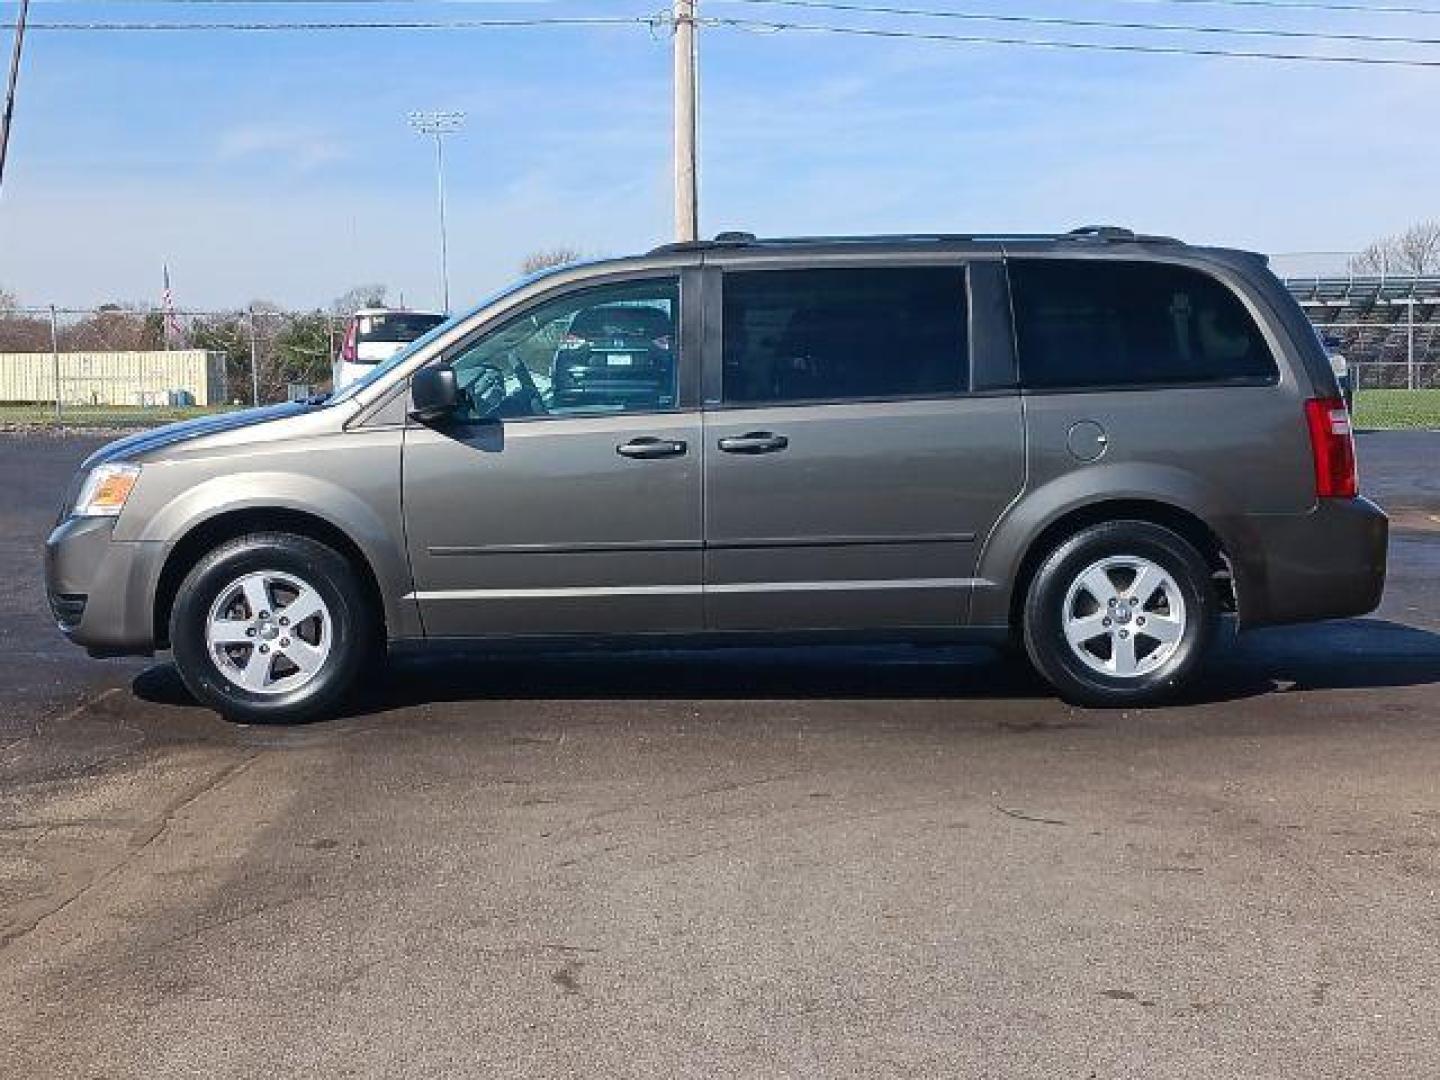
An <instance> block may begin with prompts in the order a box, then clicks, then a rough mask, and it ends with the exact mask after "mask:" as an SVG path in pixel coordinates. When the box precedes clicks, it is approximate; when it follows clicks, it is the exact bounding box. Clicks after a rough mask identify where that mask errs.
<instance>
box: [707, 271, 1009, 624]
mask: <svg viewBox="0 0 1440 1080" xmlns="http://www.w3.org/2000/svg"><path fill="white" fill-rule="evenodd" d="M984 279H985V280H986V282H988V283H989V285H990V287H992V288H998V287H999V285H998V282H999V278H998V277H997V276H996V275H993V274H990V275H984ZM723 283H724V284H723V299H722V308H723V312H722V317H721V324H722V334H721V337H722V340H721V342H720V347H719V350H718V351H719V355H720V358H721V361H722V362H721V365H720V373H719V378H718V379H717V378H715V377H714V376H713V375H712V376H711V378H710V379H709V380H708V383H707V389H708V391H709V392H708V393H707V395H706V396H707V405H708V406H709V411H707V412H706V414H705V506H706V556H705V584H706V612H707V623H708V625H710V626H711V627H713V628H716V629H794V630H802V629H875V628H882V627H891V628H899V627H956V626H959V625H962V624H963V623H964V622H965V621H966V619H967V617H968V604H969V600H970V594H971V589H972V586H973V584H974V582H973V580H972V575H973V574H974V572H975V566H976V563H977V554H978V551H979V547H980V544H981V543H982V542H983V540H984V538H985V536H986V534H987V533H988V532H989V530H990V528H991V526H992V525H993V524H994V522H995V521H996V520H997V519H998V518H999V516H1000V514H1001V513H1002V512H1003V510H1004V508H1005V506H1006V505H1007V504H1008V503H1009V502H1010V501H1011V500H1012V499H1013V498H1014V497H1015V495H1016V493H1017V492H1018V491H1019V490H1020V487H1021V484H1022V481H1023V468H1024V438H1023V422H1022V414H1021V407H1020V402H1019V398H1018V397H1017V396H1016V395H1015V394H1014V393H1013V391H1012V392H1009V393H1003V392H1002V393H993V394H974V393H972V392H971V391H972V383H971V362H970V353H971V343H972V341H981V342H983V343H987V347H988V343H989V342H992V341H998V342H999V344H998V346H997V347H1000V348H1004V349H1008V343H1006V342H1005V341H1004V340H1003V337H1002V336H1001V335H997V334H995V333H993V327H985V328H984V330H985V332H984V333H983V334H981V333H972V321H971V317H970V310H971V308H972V306H979V307H983V312H982V313H983V314H986V317H988V313H989V312H990V311H991V310H992V309H993V308H994V307H995V305H993V304H988V303H987V304H985V305H971V304H970V303H969V302H968V298H967V291H968V286H969V285H970V284H973V283H971V282H968V281H967V272H966V268H965V267H963V266H959V265H952V266H923V267H864V268H861V267H855V268H848V269H804V270H787V269H755V270H744V269H738V270H737V269H727V270H726V271H725V273H724V274H723ZM714 362H715V358H713V357H712V359H711V363H712V367H713V364H714ZM717 384H718V385H717Z"/></svg>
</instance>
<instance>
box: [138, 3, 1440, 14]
mask: <svg viewBox="0 0 1440 1080" xmlns="http://www.w3.org/2000/svg"><path fill="white" fill-rule="evenodd" d="M135 2H136V3H144V4H146V5H162V4H170V5H178V6H189V7H194V6H201V7H227V6H239V5H246V6H252V7H258V6H271V7H277V6H278V7H294V6H310V7H316V6H320V5H321V4H324V3H331V2H333V0H135ZM345 2H346V3H349V4H355V5H360V4H365V5H376V4H388V5H400V4H436V5H449V4H464V5H467V6H468V5H473V4H485V3H491V2H493V3H506V2H509V0H345ZM534 2H535V3H551V2H554V0H534ZM722 2H724V0H722ZM729 2H744V0H729ZM1095 2H1099V0H1095ZM1109 2H1114V3H1127V4H1148V5H1150V6H1152V7H1153V6H1171V7H1191V8H1195V7H1210V8H1248V9H1251V10H1257V11H1276V12H1285V11H1291V12H1296V11H1300V12H1319V11H1329V12H1348V13H1353V14H1362V15H1420V16H1427V17H1432V18H1433V17H1440V7H1425V6H1421V5H1418V4H1365V3H1346V2H1344V0H1109Z"/></svg>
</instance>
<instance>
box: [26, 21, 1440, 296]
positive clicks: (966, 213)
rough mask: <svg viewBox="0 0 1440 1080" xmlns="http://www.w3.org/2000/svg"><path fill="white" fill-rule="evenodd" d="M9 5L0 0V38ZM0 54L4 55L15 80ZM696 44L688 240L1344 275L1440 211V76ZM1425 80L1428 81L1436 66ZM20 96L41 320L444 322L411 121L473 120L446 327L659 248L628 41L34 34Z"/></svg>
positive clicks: (566, 35) (457, 197)
mask: <svg viewBox="0 0 1440 1080" xmlns="http://www.w3.org/2000/svg"><path fill="white" fill-rule="evenodd" d="M660 6H662V5H661V0H552V2H548V3H547V2H535V3H523V2H495V0H489V2H486V0H472V2H468V3H457V2H453V0H452V2H435V3H426V2H415V3H394V4H373V3H363V4H344V3H329V4H307V5H296V4H285V5H278V4H268V5H260V4H239V3H237V4H228V5H225V6H224V7H223V9H221V7H220V5H216V4H208V5H197V4H183V5H177V4H173V3H172V4H157V3H130V2H124V0H104V2H93V0H92V2H88V3H87V2H80V0H35V2H34V4H33V7H32V16H31V17H32V19H33V20H35V21H36V22H52V21H59V20H64V19H75V20H84V19H132V18H133V19H146V18H155V19H186V20H193V19H226V18H229V19H237V18H248V17H254V18H266V19H286V18H302V17H304V18H315V19H324V18H327V17H351V18H371V19H377V18H378V19H383V18H385V17H387V16H388V17H404V18H425V17H435V18H442V19H444V18H452V19H459V18H475V17H486V16H495V17H518V16H524V15H532V14H533V15H567V14H582V15H599V14H617V15H636V14H641V13H645V12H648V11H653V10H654V9H656V8H658V7H660ZM701 6H702V13H704V14H709V15H737V16H742V17H744V16H750V17H766V16H767V15H773V16H774V17H778V18H782V19H783V18H789V19H793V20H796V21H810V22H834V23H848V24H851V25H855V24H860V23H868V24H871V25H888V26H907V27H914V28H921V29H931V30H935V29H938V30H941V31H947V30H949V31H958V32H979V33H987V32H989V33H995V32H1000V33H1010V34H1020V33H1024V34H1028V35H1029V36H1035V37H1041V36H1052V37H1054V36H1064V37H1068V38H1072V39H1076V40H1137V38H1135V37H1134V36H1133V35H1132V36H1129V37H1126V36H1125V35H1119V34H1116V33H1114V32H1108V33H1105V32H1081V31H1064V32H1061V31H1044V30H1039V29H1036V30H1026V29H1025V28H1018V27H1009V28H1003V27H986V26H983V25H974V24H959V25H951V24H938V25H937V21H935V20H921V19H909V20H888V21H887V20H882V19H880V18H879V17H871V18H867V19H860V18H856V17H853V16H845V15H842V14H838V13H827V12H819V11H815V12H807V11H798V12H797V11H793V10H792V11H788V12H787V11H785V10H784V9H774V10H773V11H770V10H768V9H766V10H761V9H758V8H757V7H756V6H755V5H751V4H739V3H734V2H729V3H727V2H725V0H701ZM908 6H925V7H931V8H942V9H943V8H950V9H965V10H972V11H987V10H988V11H997V12H1002V11H1003V12H1015V11H1024V12H1029V13H1037V14H1070V15H1084V16H1086V17H1097V18H1112V17H1123V18H1128V19H1132V20H1133V19H1148V20H1151V21H1158V20H1165V21H1171V22H1182V21H1190V22H1196V23H1202V22H1211V23H1220V22H1228V23H1232V24H1246V25H1252V26H1264V25H1269V26H1290V27H1296V28H1305V29H1329V30H1336V29H1339V30H1361V31H1368V32H1385V33H1394V34H1402V35H1404V34H1410V35H1416V34H1423V35H1425V36H1430V37H1437V38H1440V18H1430V19H1426V18H1423V17H1398V16H1388V17H1385V16H1379V15H1376V16H1374V17H1369V18H1367V17H1364V16H1346V15H1340V14H1334V15H1326V16H1324V17H1323V18H1321V17H1320V16H1317V15H1316V14H1314V13H1310V14H1304V15H1300V14H1290V15H1288V16H1284V17H1280V16H1274V15H1271V16H1268V17H1267V16H1265V15H1264V14H1263V13H1260V12H1255V11H1253V10H1246V9H1231V10H1225V9H1223V8H1214V9H1211V8H1195V7H1188V8H1187V7H1182V6H1179V5H1164V4H1154V3H1150V4H1147V3H1136V2H1134V0H1131V2H1113V3H1106V2H1088V0H1024V2H1023V3H1022V2H1021V0H1011V2H1010V3H1005V2H1003V0H911V3H910V4H909V5H908ZM14 10H15V4H14V3H13V2H0V18H4V19H13V16H14ZM1149 37H1150V38H1153V35H1151V36H1149ZM1169 40H1172V41H1180V40H1184V39H1177V38H1171V39H1169ZM1190 40H1192V41H1193V40H1194V39H1190ZM1211 43H1212V44H1214V43H1215V42H1211ZM1220 44H1224V42H1220ZM1230 44H1234V45H1237V46H1239V47H1244V46H1245V44H1246V43H1244V42H1231V43H1230ZM1249 44H1250V45H1251V46H1252V47H1253V46H1255V45H1257V44H1260V43H1258V42H1251V43H1249ZM8 46H9V39H8V35H6V34H3V33H0V47H3V48H4V49H5V50H6V52H7V54H8ZM1315 48H1316V49H1317V51H1318V49H1319V48H1320V47H1315ZM1329 48H1331V49H1332V50H1333V49H1335V48H1336V46H1329ZM701 49H702V57H701V74H702V91H703V101H702V112H701V117H702V119H701V150H702V162H701V168H702V203H701V218H702V220H701V227H702V231H703V232H704V233H707V234H708V233H713V232H715V231H717V230H720V229H729V228H746V229H751V230H754V231H757V232H762V233H774V234H783V233H812V232H868V231H887V232H888V231H900V230H912V229H913V230H947V231H963V230H986V231H989V230H1011V229H1015V230H1028V231H1034V230H1043V229H1063V228H1068V227H1071V226H1073V225H1077V224H1083V223H1091V222H1119V223H1125V224H1130V225H1134V226H1135V227H1137V228H1143V229H1146V230H1153V231H1161V232H1168V233H1174V234H1177V235H1180V236H1183V237H1185V238H1187V239H1191V240H1203V241H1207V242H1217V243H1228V244H1237V245H1242V246H1248V247H1254V248H1258V249H1261V250H1267V251H1272V252H1290V251H1313V250H1326V251H1337V250H1341V251H1343V250H1351V249H1354V248H1357V247H1359V246H1361V245H1363V244H1364V243H1365V242H1367V241H1368V240H1370V239H1372V238H1373V237H1375V236H1376V235H1379V234H1382V233H1385V232H1389V231H1394V230H1396V229H1398V228H1401V227H1403V226H1404V225H1406V224H1408V223H1410V222H1411V221H1414V220H1416V219H1419V218H1423V217H1435V216H1440V183H1437V181H1440V146H1437V143H1436V140H1435V139H1434V138H1433V130H1434V111H1435V106H1434V103H1435V102H1436V101H1437V100H1440V69H1430V70H1422V69H1401V68H1397V69H1382V68H1364V67H1346V66H1338V65H1337V66H1328V65H1299V64H1269V63H1260V62H1254V61H1238V60H1215V59H1199V58H1167V57H1143V56H1127V55H1109V54H1102V53H1058V52H1052V51H1045V50H1038V49H1022V48H1001V47H995V46H956V45H946V44H928V43H921V42H907V41H877V40H867V39H853V38H839V37H820V36H807V35H801V34H796V33H777V34H758V33H745V32H740V31H736V30H725V29H710V30H706V31H704V32H703V33H702V38H701ZM1372 51H1380V50H1379V49H1375V48H1372ZM1389 51H1391V52H1392V53H1394V52H1398V51H1401V50H1398V49H1391V50H1389ZM1412 53H1413V50H1412ZM1431 53H1432V54H1433V55H1434V56H1436V57H1437V58H1440V47H1437V48H1435V49H1432V50H1431ZM20 90H21V94H20V101H19V107H18V114H17V120H16V130H15V134H14V137H13V141H12V146H11V163H10V167H9V171H8V173H7V176H6V179H5V189H4V191H3V194H0V288H7V289H10V290H13V291H16V292H18V293H19V294H20V296H21V299H22V301H24V302H27V303H37V304H38V303H51V302H55V303H59V304H65V305H70V304H76V305H79V304H91V303H96V302H100V301H104V300H109V299H131V300H142V301H143V300H151V299H154V298H155V296H156V295H157V294H158V291H159V280H160V272H161V265H162V263H164V262H166V261H168V262H169V264H170V266H171V270H172V274H173V277H174V284H175V288H176V292H177V296H178V299H179V301H180V303H181V304H182V305H183V306H186V307H214V306H236V305H240V304H244V303H246V302H248V301H249V300H251V299H257V298H263V299H269V300H273V301H277V302H279V303H282V304H287V305H306V306H309V305H317V304H325V303H328V302H329V300H330V299H331V298H333V297H334V296H336V295H337V294H339V293H341V292H343V291H344V290H345V289H346V288H348V287H349V286H351V285H354V284H357V283H359V282H369V281H383V282H386V283H388V284H389V285H390V286H391V287H392V289H393V290H395V292H396V293H399V292H403V294H404V297H405V299H406V300H407V301H408V302H410V303H412V304H414V305H417V306H423V305H428V304H432V303H434V302H435V300H436V293H437V282H436V278H437V274H436V270H435V246H436V245H435V224H434V201H433V200H434V192H433V182H434V181H433V158H432V156H431V153H430V151H429V150H428V148H427V146H426V145H425V144H424V143H423V142H422V141H421V140H420V139H419V138H418V137H416V136H415V135H414V134H412V133H411V132H410V131H409V130H408V129H407V127H406V124H405V115H406V113H407V112H408V111H409V110H411V109H417V108H446V109H463V110H465V111H466V112H467V113H468V115H469V122H468V126H467V128H466V130H465V132H464V134H463V135H461V136H460V137H458V138H456V139H455V140H453V141H452V142H451V143H450V144H449V146H450V170H449V173H450V196H451V246H452V279H453V283H454V284H453V292H454V294H455V298H456V303H457V305H458V304H460V303H462V302H464V301H466V300H468V299H470V298H473V297H478V296H480V295H482V294H483V293H486V292H488V291H490V290H491V289H493V288H494V287H496V286H498V285H500V284H502V283H503V282H504V281H506V280H507V279H508V278H510V277H513V276H514V274H515V272H516V268H517V266H518V263H519V261H520V259H521V258H522V257H523V256H524V255H525V254H526V253H527V252H529V251H532V250H534V249H537V248H543V247H549V246H554V245H560V244H564V245H571V246H575V247H578V248H580V249H582V250H583V251H585V252H587V253H591V254H616V253H624V252H629V251H634V250H637V249H643V248H646V247H649V246H651V245H653V244H655V243H658V242H661V241H663V240H665V239H667V238H668V235H667V234H668V231H669V229H670V222H671V209H670V179H669V166H670V156H669V155H670V130H669V108H670V52H669V40H668V37H666V36H664V35H663V34H661V35H657V36H652V35H651V33H650V32H649V31H648V30H647V29H646V28H644V27H641V26H630V27H623V28H585V29H536V30H488V31H467V32H376V31H346V32H342V33H326V34H319V33H310V34H304V33H286V34H263V35H243V34H216V33H211V34H164V35H160V34H93V35H90V34H78V33H63V34H62V33H55V32H50V33H47V32H43V31H37V32H36V33H34V34H33V35H32V36H31V38H30V39H29V40H28V41H27V55H26V64H25V69H24V73H23V77H22V82H21V88H20ZM1321 261H1324V260H1321ZM1331 261H1332V262H1333V261H1335V260H1333V259H1332V260H1331ZM1306 268H1308V267H1306Z"/></svg>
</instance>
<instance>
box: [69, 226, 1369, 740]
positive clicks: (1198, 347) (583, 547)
mask: <svg viewBox="0 0 1440 1080" xmlns="http://www.w3.org/2000/svg"><path fill="white" fill-rule="evenodd" d="M384 314H386V315H387V316H388V315H389V313H384ZM363 317H364V316H362V318H363ZM1387 529H1388V524H1387V521H1386V518H1385V515H1384V514H1383V513H1382V512H1381V511H1380V510H1379V509H1378V508H1377V507H1376V506H1375V505H1374V504H1372V503H1370V502H1369V501H1367V500H1366V499H1364V498H1362V497H1360V494H1359V481H1358V478H1357V474H1356V468H1355V453H1354V445H1353V442H1352V438H1351V431H1350V418H1349V415H1348V414H1347V412H1346V410H1345V406H1344V403H1343V401H1341V399H1340V391H1339V388H1338V386H1337V384H1336V379H1335V373H1334V370H1333V369H1332V368H1331V365H1330V363H1329V361H1328V360H1327V357H1326V355H1325V352H1324V349H1323V348H1322V347H1321V342H1320V339H1319V337H1318V336H1317V335H1316V333H1315V331H1314V329H1313V328H1312V327H1311V325H1310V323H1309V322H1308V320H1307V319H1306V318H1305V315H1304V312H1303V311H1302V310H1301V309H1300V307H1299V305H1298V303H1297V302H1296V301H1295V299H1294V298H1293V297H1292V296H1291V295H1290V293H1289V292H1287V291H1286V289H1285V288H1284V286H1283V285H1282V284H1281V283H1280V282H1279V281H1278V280H1277V279H1276V278H1275V276H1274V275H1273V274H1272V273H1271V272H1270V271H1269V269H1268V268H1267V266H1266V263H1265V260H1264V258H1263V257H1261V256H1258V255H1254V254H1251V253H1249V252H1243V251H1234V250H1229V249H1223V248H1205V247H1191V246H1189V245H1186V244H1182V243H1180V242H1178V241H1175V240H1169V239H1166V238H1163V237H1146V236H1137V235H1136V234H1134V233H1132V232H1130V231H1128V230H1123V229H1113V228H1111V229H1084V230H1079V231H1077V232H1075V233H1071V234H1064V235H1043V236H1029V237H1017V236H943V235H931V236H910V237H874V238H865V237H848V238H847V237H840V238H828V239H827V238H809V239H796V240H760V239H756V238H755V237H752V236H748V235H743V234H742V235H726V236H723V237H722V238H719V239H717V240H715V241H711V242H703V243H685V244H675V245H666V246H664V247H661V248H657V249H656V250H654V251H652V252H650V253H649V254H648V255H643V256H638V257H634V258H628V259H614V260H609V261H605V262H596V263H591V264H587V265H585V266H572V267H566V268H563V269H559V270H556V271H555V272H553V273H551V274H548V275H544V276H541V277H537V278H532V279H527V280H526V281H524V282H521V283H520V284H519V285H517V286H515V287H514V288H513V289H511V290H509V291H507V292H504V293H501V294H500V295H498V296H496V297H494V298H492V299H491V300H488V301H486V302H485V303H483V304H481V305H480V306H479V307H478V308H476V309H475V310H474V311H473V312H471V313H470V314H468V315H464V316H461V317H460V318H457V319H455V320H454V321H453V322H450V323H447V324H446V325H445V326H444V327H443V328H441V329H440V330H438V331H436V332H435V333H434V334H432V335H430V336H429V337H426V338H424V339H422V340H420V341H418V342H416V343H415V344H414V345H412V346H411V347H410V348H408V349H406V350H405V351H403V352H401V353H399V354H397V355H396V356H394V357H392V358H391V359H390V360H388V361H385V362H383V363H381V364H379V365H377V366H375V367H373V368H372V369H371V370H370V373H369V374H368V375H367V376H365V377H364V378H363V379H362V380H361V381H359V382H358V383H354V384H352V385H351V386H349V387H347V388H346V389H343V390H341V391H340V392H339V393H337V394H335V395H334V396H333V397H331V398H329V399H327V400H320V399H315V400H312V401H309V402H304V403H297V404H293V405H289V406H280V407H276V408H271V409H261V410H257V411H253V412H248V413H232V414H226V415H223V416H218V417H211V418H206V419H204V420H199V421H191V422H189V423H187V424H181V425H177V426H172V427H168V428H160V429H158V430H156V431H152V432H146V433H142V434H138V435H134V436H131V437H130V438H128V439H122V440H120V441H119V442H116V443H112V444H111V445H109V446H107V447H105V448H104V449H102V450H100V451H99V452H98V453H96V454H95V455H94V456H92V457H91V458H90V459H89V460H88V461H87V462H85V464H84V465H83V466H82V468H81V470H80V472H79V473H78V474H77V476H76V478H75V481H74V483H73V485H72V487H71V490H70V492H69V495H68V497H67V499H66V506H65V509H64V511H63V512H62V515H61V520H60V522H59V524H58V525H57V527H56V529H55V531H54V532H53V533H52V534H51V536H50V539H49V541H48V544H47V550H46V558H47V587H48V592H49V596H50V602H51V606H52V609H53V611H54V613H55V618H56V620H57V622H58V623H59V624H60V627H61V628H62V630H63V631H64V632H65V633H66V634H67V635H69V636H70V638H72V639H73V640H74V641H75V642H77V643H78V644H80V645H83V646H85V647H86V648H88V649H90V650H92V651H93V652H95V653H97V654H102V655H104V654H117V653H150V652H152V651H154V650H156V649H163V648H170V649H172V650H173V653H174V657H175V663H176V666H177V668H178V669H179V671H180V674H181V676H182V678H183V679H184V681H185V684H186V686H188V687H189V688H190V690H191V691H192V692H193V693H194V695H195V696H196V698H197V699H199V700H200V701H202V702H204V703H206V704H208V705H210V706H212V707H214V708H216V709H218V710H220V711H221V712H223V713H224V714H225V715H227V716H230V717H232V718H236V719H240V720H246V721H289V720H299V719H305V718H309V717H314V716H319V715H323V714H326V713H330V712H333V711H334V710H335V709H337V708H339V707H340V705H341V703H342V702H343V701H344V699H345V697H346V695H347V694H348V693H349V691H350V689H351V687H352V686H353V685H354V684H355V683H356V682H357V680H358V679H359V678H360V676H361V674H362V672H365V671H367V670H370V669H371V668H372V667H373V666H374V663H375V661H376V659H377V658H378V657H379V656H380V655H381V654H382V653H383V650H384V649H385V647H386V645H387V643H395V642H406V641H417V640H419V641H424V640H430V641H445V640H449V639H456V638H470V639H486V640H492V641H493V640H496V639H504V640H507V641H516V640H522V641H527V642H529V643H531V645H532V647H541V646H542V645H543V644H544V643H555V642H568V643H570V644H572V645H573V644H574V643H576V642H583V643H584V644H585V645H586V646H596V645H601V644H605V643H610V644H621V643H627V642H628V643H632V644H633V643H634V642H636V641H640V642H645V643H648V644H654V643H655V642H657V641H664V642H687V643H689V644H698V643H706V642H708V643H725V642H736V641H746V642H750V643H756V642H759V643H765V642H772V641H796V640H821V641H823V640H855V639H857V638H871V639H877V640H890V641H909V642H920V641H937V640H940V641H979V642H988V643H991V644H994V645H997V646H999V647H1001V648H1007V649H1011V650H1017V651H1023V653H1024V654H1025V655H1027V656H1028V657H1029V659H1030V661H1031V662H1032V663H1033V664H1034V666H1035V667H1036V668H1037V669H1038V670H1039V671H1040V673H1041V674H1043V675H1044V676H1045V678H1046V679H1048V680H1049V681H1050V683H1051V684H1052V685H1054V686H1055V687H1056V688H1057V689H1058V691H1059V692H1060V693H1061V694H1062V695H1064V696H1065V697H1066V698H1068V699H1070V700H1072V701H1076V702H1080V703H1084V704H1089V705H1105V706H1134V705H1145V704H1150V703H1153V702H1156V701H1159V700H1162V699H1163V698H1164V697H1166V696H1167V695H1169V694H1172V693H1174V692H1175V691H1177V690H1178V689H1179V688H1181V687H1183V686H1186V685H1193V684H1194V683H1195V681H1196V679H1197V676H1198V675H1199V673H1200V672H1201V670H1202V665H1203V662H1204V659H1205V656H1206V653H1207V652H1208V651H1209V649H1210V646H1211V644H1212V642H1213V641H1215V640H1216V638H1217V635H1216V629H1217V626H1218V624H1219V622H1220V621H1221V619H1222V618H1227V617H1228V618H1231V619H1233V620H1234V622H1235V623H1236V625H1237V626H1238V628H1239V629H1241V630H1246V629H1249V628H1252V627H1260V626H1268V625H1274V624H1277V623H1293V622H1305V621H1310V620H1315V619H1328V618H1337V617H1344V616H1352V615H1360V614H1364V613H1366V612H1368V611H1371V610H1373V609H1374V607H1375V606H1376V604H1377V603H1378V602H1379V599H1380V593H1381V588H1382V585H1383V583H1384V577H1385V551H1386V534H1387Z"/></svg>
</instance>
